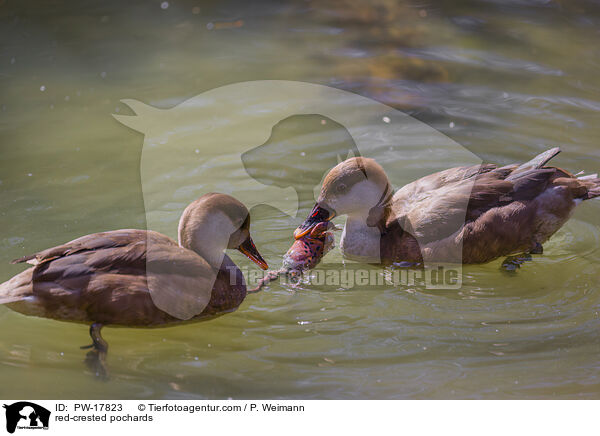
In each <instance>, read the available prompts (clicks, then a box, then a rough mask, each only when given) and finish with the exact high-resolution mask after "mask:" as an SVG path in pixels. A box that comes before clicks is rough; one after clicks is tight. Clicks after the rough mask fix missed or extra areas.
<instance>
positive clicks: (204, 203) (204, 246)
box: [178, 193, 268, 270]
mask: <svg viewBox="0 0 600 436" xmlns="http://www.w3.org/2000/svg"><path fill="white" fill-rule="evenodd" d="M178 234H179V245H180V246H182V247H185V248H187V249H189V250H193V251H195V252H196V253H198V254H199V255H201V256H202V257H204V259H206V261H207V262H208V263H210V264H211V265H212V266H213V267H215V268H219V267H220V266H221V262H222V260H223V251H224V250H225V249H227V248H232V249H236V250H239V251H241V252H242V253H243V254H244V255H245V256H246V257H248V259H250V260H251V261H252V262H254V263H256V264H257V265H258V266H259V267H261V268H262V269H264V270H266V269H267V268H268V265H267V262H265V260H264V259H263V258H262V256H261V255H260V253H259V252H258V250H257V249H256V246H255V245H254V242H253V241H252V238H251V237H250V213H249V212H248V209H246V206H244V205H243V204H242V203H240V202H239V201H238V200H236V199H235V198H233V197H232V196H230V195H225V194H217V193H211V194H206V195H203V196H202V197H200V198H198V199H197V200H196V201H194V202H193V203H191V204H190V205H189V206H188V207H187V208H186V209H185V210H184V211H183V214H182V215H181V219H180V220H179V229H178Z"/></svg>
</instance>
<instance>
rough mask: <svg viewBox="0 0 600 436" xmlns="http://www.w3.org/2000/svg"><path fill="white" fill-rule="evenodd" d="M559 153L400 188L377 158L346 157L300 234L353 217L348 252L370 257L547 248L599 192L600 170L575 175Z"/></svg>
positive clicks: (442, 256)
mask: <svg viewBox="0 0 600 436" xmlns="http://www.w3.org/2000/svg"><path fill="white" fill-rule="evenodd" d="M559 152H560V149H558V148H554V149H552V150H548V151H546V152H544V153H542V154H540V155H539V156H537V157H535V158H534V159H532V160H531V161H529V162H527V163H524V164H522V165H519V164H514V165H508V166H504V167H500V168H499V167H497V166H496V165H492V164H484V165H480V166H479V165H478V166H466V167H458V168H451V169H448V170H445V171H441V172H438V173H434V174H430V175H428V176H425V177H423V178H421V179H418V180H416V181H414V182H412V183H410V184H408V185H406V186H404V187H402V188H401V189H399V190H398V191H397V192H396V193H395V194H394V193H393V190H392V188H391V186H390V183H389V180H388V177H387V175H386V173H385V172H384V170H383V168H382V167H381V166H380V165H379V164H378V163H377V162H375V161H374V160H373V159H368V158H363V157H356V158H351V159H347V160H345V161H343V162H341V163H340V164H338V165H337V166H335V167H334V168H333V169H331V171H329V173H328V175H327V176H326V177H325V179H324V181H323V185H322V188H321V193H320V195H319V198H318V200H317V203H316V205H315V206H314V208H313V210H312V212H311V213H310V214H309V216H308V217H307V218H306V220H305V221H304V223H303V224H301V225H300V226H299V227H298V228H297V229H296V231H295V232H294V236H295V237H296V238H301V237H303V236H304V235H305V234H307V232H309V231H310V230H311V229H312V228H313V227H314V226H315V225H317V224H318V223H320V222H323V221H329V220H331V219H332V218H333V217H334V216H338V215H347V219H346V224H345V227H344V231H343V234H342V237H341V242H340V249H341V251H342V254H343V255H344V256H345V257H347V258H350V259H354V260H358V261H364V262H368V263H375V264H383V265H389V264H392V263H396V262H408V263H409V264H421V265H422V263H423V262H428V261H429V262H455V263H460V262H462V263H466V264H472V263H484V262H489V261H491V260H494V259H496V258H498V257H501V256H509V255H512V254H518V253H541V252H542V244H543V243H544V242H545V241H546V240H548V238H550V236H552V235H553V234H554V233H555V232H556V231H557V230H558V229H559V228H560V227H561V226H562V225H563V224H564V223H565V222H566V221H567V220H568V219H569V217H570V216H571V214H572V212H573V210H574V208H575V207H576V205H578V204H579V203H581V202H582V201H584V200H587V199H591V198H594V197H599V196H600V179H599V178H598V175H597V174H593V175H589V176H585V177H576V176H575V175H573V174H571V173H570V172H568V171H565V170H562V169H560V168H555V167H547V166H545V164H546V163H547V162H548V161H549V160H550V159H551V158H552V157H554V156H555V155H556V154H558V153H559Z"/></svg>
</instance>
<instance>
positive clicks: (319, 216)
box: [294, 203, 335, 239]
mask: <svg viewBox="0 0 600 436" xmlns="http://www.w3.org/2000/svg"><path fill="white" fill-rule="evenodd" d="M333 217H335V211H334V210H332V209H331V208H329V207H327V206H325V205H320V204H318V203H317V204H315V207H313V210H312V211H311V212H310V214H309V215H308V217H307V218H306V219H305V220H304V222H303V223H302V224H300V226H299V227H298V228H297V229H296V230H295V231H294V238H295V239H300V238H301V237H303V236H305V235H307V234H308V233H309V232H310V231H312V229H313V228H314V227H315V226H317V225H318V224H320V223H325V222H328V221H331V220H332V219H333Z"/></svg>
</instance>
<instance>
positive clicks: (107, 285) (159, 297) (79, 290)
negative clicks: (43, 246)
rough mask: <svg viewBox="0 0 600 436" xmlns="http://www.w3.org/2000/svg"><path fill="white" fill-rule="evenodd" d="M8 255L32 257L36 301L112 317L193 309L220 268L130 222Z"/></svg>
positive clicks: (147, 317)
mask: <svg viewBox="0 0 600 436" xmlns="http://www.w3.org/2000/svg"><path fill="white" fill-rule="evenodd" d="M14 262H15V263H18V262H30V263H33V264H34V265H35V267H34V268H33V272H32V277H31V283H32V296H34V297H35V299H36V300H37V302H38V303H41V304H42V306H44V307H46V308H50V310H51V311H52V310H55V311H59V310H62V311H64V310H67V308H71V309H72V310H73V313H76V314H77V315H76V316H78V317H81V316H83V315H82V313H81V312H85V314H86V316H87V318H88V319H85V320H86V321H87V320H92V321H96V322H104V323H111V324H115V323H120V324H129V325H133V324H140V323H141V324H152V323H154V322H155V321H157V320H159V321H158V322H159V323H162V322H164V321H165V319H166V318H168V316H169V315H170V316H173V317H175V318H179V319H189V318H191V317H193V316H196V315H198V314H200V313H201V312H202V311H203V310H204V308H205V307H206V306H207V304H208V303H209V301H210V298H211V293H212V289H213V286H214V284H215V281H216V278H217V274H218V271H215V269H214V268H212V267H211V266H210V265H209V264H208V263H207V262H206V261H205V260H204V259H203V258H202V257H200V256H199V255H198V254H196V253H195V252H193V251H190V250H187V249H185V248H182V247H180V246H179V245H177V243H176V242H175V241H173V240H172V239H171V238H168V237H167V236H164V235H161V234H160V233H157V232H152V231H143V230H131V229H126V230H116V231H111V232H102V233H95V234H92V235H87V236H83V237H81V238H78V239H75V240H73V241H71V242H68V243H66V244H63V245H60V246H57V247H53V248H49V249H47V250H44V251H41V252H39V253H36V254H33V255H30V256H25V257H23V258H20V259H17V260H16V261H14ZM157 308H158V309H160V310H161V311H163V312H166V313H163V314H159V313H157V312H159V311H157ZM167 314H168V315H167ZM47 316H48V315H47ZM117 321H119V322H117Z"/></svg>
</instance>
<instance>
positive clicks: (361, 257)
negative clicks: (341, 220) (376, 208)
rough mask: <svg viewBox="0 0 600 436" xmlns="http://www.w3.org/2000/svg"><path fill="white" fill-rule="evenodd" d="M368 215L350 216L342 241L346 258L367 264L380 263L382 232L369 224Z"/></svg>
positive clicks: (341, 245) (341, 248)
mask: <svg viewBox="0 0 600 436" xmlns="http://www.w3.org/2000/svg"><path fill="white" fill-rule="evenodd" d="M367 218H368V213H366V214H356V215H349V216H348V218H347V219H346V224H345V226H344V231H343V232H342V238H341V241H340V250H341V251H342V254H343V255H344V257H346V258H348V259H352V260H356V261H360V262H366V263H380V262H381V257H380V256H381V255H380V243H381V232H380V230H379V228H378V227H377V226H369V225H368V224H367Z"/></svg>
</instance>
